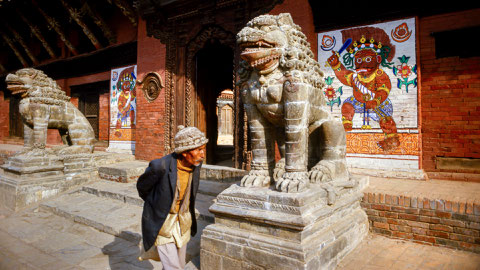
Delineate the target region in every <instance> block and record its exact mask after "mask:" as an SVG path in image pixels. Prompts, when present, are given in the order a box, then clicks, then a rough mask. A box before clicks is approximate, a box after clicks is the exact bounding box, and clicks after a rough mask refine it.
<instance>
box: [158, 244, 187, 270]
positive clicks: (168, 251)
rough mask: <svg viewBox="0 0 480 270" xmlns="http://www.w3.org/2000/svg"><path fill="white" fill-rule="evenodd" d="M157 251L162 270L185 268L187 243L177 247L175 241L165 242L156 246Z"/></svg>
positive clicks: (181, 269) (180, 269)
mask: <svg viewBox="0 0 480 270" xmlns="http://www.w3.org/2000/svg"><path fill="white" fill-rule="evenodd" d="M157 251H158V256H159V257H160V261H161V262H162V265H163V269H164V270H183V269H184V268H185V257H186V255H187V244H185V245H183V247H181V248H177V245H175V243H167V244H164V245H160V246H157Z"/></svg>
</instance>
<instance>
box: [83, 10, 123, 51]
mask: <svg viewBox="0 0 480 270" xmlns="http://www.w3.org/2000/svg"><path fill="white" fill-rule="evenodd" d="M82 11H83V12H85V13H87V14H88V15H89V16H90V18H92V20H93V22H94V23H95V24H96V25H97V26H98V27H99V28H100V29H101V30H102V32H103V35H104V36H105V37H106V38H107V39H108V43H109V44H110V45H113V44H115V43H116V42H117V38H116V37H115V34H114V33H113V32H112V30H110V27H108V25H107V23H105V21H104V20H103V18H102V16H100V15H99V14H98V12H97V11H96V10H93V9H92V8H91V7H90V6H89V5H88V3H87V2H85V3H83V6H82Z"/></svg>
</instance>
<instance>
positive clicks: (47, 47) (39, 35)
mask: <svg viewBox="0 0 480 270" xmlns="http://www.w3.org/2000/svg"><path fill="white" fill-rule="evenodd" d="M17 15H20V18H21V19H22V21H23V22H24V23H25V24H26V25H28V27H30V31H32V33H33V35H35V37H37V39H38V40H39V41H40V43H42V45H43V47H44V48H45V50H47V52H48V54H49V55H50V57H52V58H55V57H56V56H55V53H54V52H53V50H52V48H51V47H50V45H48V42H47V41H46V40H45V38H44V37H43V35H42V33H41V32H40V30H39V28H38V27H37V26H34V25H32V23H30V21H28V20H27V18H25V16H23V14H22V13H21V12H19V10H18V9H17Z"/></svg>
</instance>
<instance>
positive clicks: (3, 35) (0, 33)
mask: <svg viewBox="0 0 480 270" xmlns="http://www.w3.org/2000/svg"><path fill="white" fill-rule="evenodd" d="M0 35H1V36H2V38H3V39H4V40H5V42H7V44H8V46H10V48H11V49H12V51H13V52H14V53H15V55H16V56H17V58H18V60H19V61H20V63H22V65H23V67H28V63H27V61H25V59H24V58H23V57H22V55H21V54H20V52H19V51H18V50H17V48H16V47H15V44H13V41H12V39H11V38H9V37H8V36H7V35H6V34H5V33H4V32H0Z"/></svg>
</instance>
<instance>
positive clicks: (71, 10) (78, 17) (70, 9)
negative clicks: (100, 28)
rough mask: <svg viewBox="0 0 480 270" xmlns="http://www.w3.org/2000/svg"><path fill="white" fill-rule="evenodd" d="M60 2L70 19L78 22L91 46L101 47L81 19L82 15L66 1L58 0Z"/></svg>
mask: <svg viewBox="0 0 480 270" xmlns="http://www.w3.org/2000/svg"><path fill="white" fill-rule="evenodd" d="M60 2H61V3H62V5H63V7H65V9H66V10H67V11H68V13H69V14H70V16H71V17H72V19H73V20H74V21H75V22H76V23H77V24H78V26H80V28H82V30H83V33H84V34H85V35H86V36H87V37H88V39H89V40H90V42H92V44H93V46H95V49H97V50H98V49H100V48H102V45H100V43H99V42H98V40H97V38H96V37H95V35H94V34H93V33H92V31H90V29H89V28H88V26H87V25H86V24H85V23H84V22H83V21H82V18H81V17H82V16H81V15H80V12H79V11H78V10H76V9H75V8H73V7H71V6H70V5H68V4H67V2H65V1H64V0H60Z"/></svg>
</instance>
